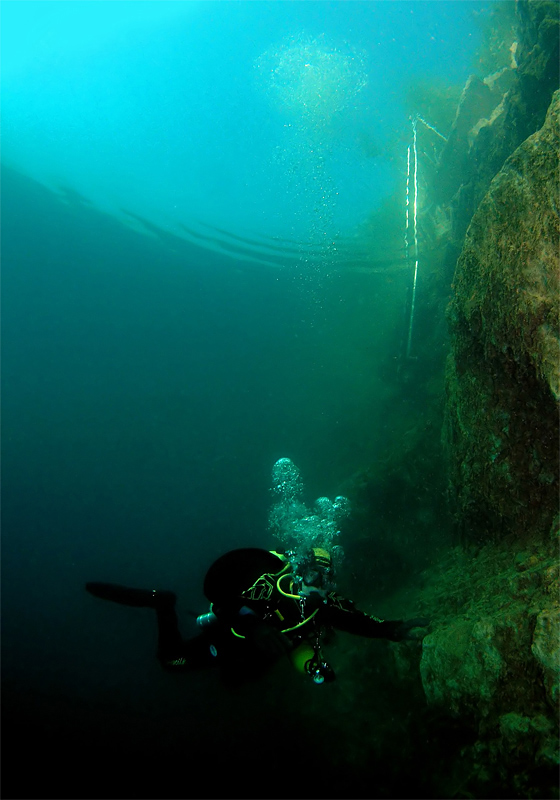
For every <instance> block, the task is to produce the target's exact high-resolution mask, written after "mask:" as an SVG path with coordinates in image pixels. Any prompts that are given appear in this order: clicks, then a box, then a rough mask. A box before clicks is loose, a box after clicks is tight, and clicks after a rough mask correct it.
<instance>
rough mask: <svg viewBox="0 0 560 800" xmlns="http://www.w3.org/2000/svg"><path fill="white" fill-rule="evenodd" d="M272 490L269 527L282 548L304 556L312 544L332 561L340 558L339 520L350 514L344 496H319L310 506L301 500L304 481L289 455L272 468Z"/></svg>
mask: <svg viewBox="0 0 560 800" xmlns="http://www.w3.org/2000/svg"><path fill="white" fill-rule="evenodd" d="M272 493H273V495H274V498H275V501H274V503H273V505H272V508H271V510H270V514H269V528H270V531H271V532H272V534H273V535H274V536H275V537H276V539H278V541H279V542H280V544H281V545H282V547H283V548H284V549H286V550H290V551H293V552H294V553H295V554H296V555H298V554H299V555H300V556H302V557H303V554H305V553H308V552H309V550H310V549H311V548H313V547H321V548H323V549H324V550H326V551H327V552H329V553H330V555H331V558H332V559H333V561H334V562H335V564H336V563H337V562H340V560H341V558H342V555H343V553H342V548H341V547H340V545H339V544H338V537H339V535H340V523H341V521H342V520H343V519H344V518H345V517H347V516H348V515H349V513H350V501H349V500H348V498H347V497H343V496H339V497H335V499H334V501H333V500H329V498H328V497H319V498H318V499H317V500H316V501H315V503H314V505H313V508H311V509H310V508H308V507H307V506H306V505H305V503H304V502H303V500H302V495H303V481H302V479H301V475H300V472H299V469H298V468H297V467H296V465H295V464H294V462H293V461H291V459H289V458H281V459H280V460H279V461H277V462H276V463H275V464H274V467H273V468H272Z"/></svg>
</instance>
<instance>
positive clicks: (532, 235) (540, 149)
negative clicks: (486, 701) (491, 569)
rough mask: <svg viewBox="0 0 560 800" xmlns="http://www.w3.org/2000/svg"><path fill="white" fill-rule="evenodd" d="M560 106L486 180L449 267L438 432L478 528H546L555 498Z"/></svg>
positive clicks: (463, 508) (466, 515) (463, 506)
mask: <svg viewBox="0 0 560 800" xmlns="http://www.w3.org/2000/svg"><path fill="white" fill-rule="evenodd" d="M559 107H560V92H557V93H556V94H555V96H554V100H553V103H552V104H551V107H550V109H549V112H548V114H547V117H546V122H545V125H544V126H543V128H542V129H541V130H540V131H539V132H537V133H536V134H534V135H533V136H531V137H529V139H527V141H526V142H524V143H523V144H522V145H521V146H520V147H519V148H518V149H517V150H516V151H515V153H513V155H512V156H511V157H510V158H509V159H508V160H507V161H506V163H505V165H504V167H503V169H502V170H501V171H500V173H499V174H498V175H497V176H496V178H495V179H494V181H492V183H491V185H490V189H489V191H488V193H487V194H486V196H485V197H484V199H483V201H482V202H481V204H480V206H479V207H478V209H477V212H476V214H475V215H474V217H473V219H472V222H471V225H470V227H469V230H468V233H467V237H466V240H465V245H464V248H463V251H462V253H461V256H460V258H459V261H458V263H457V269H456V273H455V279H454V297H453V299H452V301H451V303H450V306H449V320H450V325H451V332H452V352H451V355H450V357H449V361H448V374H447V393H448V407H447V423H448V424H447V430H446V439H447V445H448V448H449V451H450V455H451V468H452V475H451V477H452V483H453V485H454V487H455V490H456V494H457V499H458V503H459V510H460V514H461V516H462V518H463V521H464V522H465V524H466V526H467V528H468V529H478V532H479V533H480V532H484V530H492V531H493V532H494V533H496V532H497V531H499V530H500V529H505V530H506V531H508V530H515V531H517V532H519V533H531V532H539V533H543V532H544V531H547V530H548V529H549V527H550V523H551V520H552V518H553V516H554V514H555V512H556V510H557V507H558V448H557V441H558V413H557V405H556V401H557V400H558V399H559V398H560V366H559V365H560V330H559V312H560V307H559V306H560V302H559V301H560V295H559V267H560V263H559V255H558V243H559V236H560V224H559V216H558V151H559V147H560V131H559Z"/></svg>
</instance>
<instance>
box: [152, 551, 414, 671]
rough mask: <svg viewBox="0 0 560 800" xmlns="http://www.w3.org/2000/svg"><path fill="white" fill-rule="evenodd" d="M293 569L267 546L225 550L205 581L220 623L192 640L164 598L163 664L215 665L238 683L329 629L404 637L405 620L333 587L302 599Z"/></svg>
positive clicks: (161, 619)
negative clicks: (384, 616)
mask: <svg viewBox="0 0 560 800" xmlns="http://www.w3.org/2000/svg"><path fill="white" fill-rule="evenodd" d="M289 569H290V565H289V562H287V561H286V559H285V558H284V559H283V558H282V557H281V556H278V555H276V554H274V553H269V552H268V551H265V550H257V549H254V548H251V549H243V550H234V551H231V552H230V553H226V555H225V556H222V558H220V559H218V561H217V562H215V563H214V564H213V565H212V567H211V568H210V570H209V571H208V574H207V576H206V580H205V583H204V591H205V594H206V596H207V598H208V599H209V600H210V601H211V603H212V610H213V612H214V614H215V616H216V618H217V619H216V622H215V624H214V625H212V626H211V627H209V629H208V630H207V631H204V632H202V633H201V634H199V635H198V636H196V637H194V638H193V639H189V640H184V639H183V638H182V637H181V635H180V633H179V629H178V623H177V615H176V613H175V606H174V603H173V602H168V603H166V602H159V603H158V604H157V606H156V611H157V617H158V628H159V646H158V658H159V660H160V662H161V664H162V666H163V667H164V668H165V669H167V670H173V671H182V670H191V669H193V668H197V667H207V666H211V665H216V666H220V667H221V668H222V677H223V679H224V680H225V681H226V682H233V683H236V682H238V681H239V680H240V678H241V677H243V678H244V679H247V678H250V677H252V676H254V675H256V674H260V673H261V672H263V671H265V670H266V669H267V668H268V666H269V665H270V663H271V662H273V661H275V660H276V659H277V658H278V657H279V656H280V655H282V652H283V651H284V652H287V651H288V650H289V649H290V648H292V649H293V648H295V647H297V646H298V645H299V644H300V643H301V642H302V641H305V640H314V641H315V640H318V637H319V635H320V632H322V631H324V630H325V629H335V630H339V631H346V632H348V633H352V634H356V635H358V636H364V637H368V638H375V639H389V640H392V641H399V640H400V639H401V638H402V635H401V634H402V627H403V622H402V620H381V619H378V618H376V617H371V616H368V615H367V614H365V613H364V612H362V611H360V610H358V609H357V608H356V606H355V605H354V603H353V602H352V601H350V600H347V599H345V598H343V597H341V596H340V595H339V594H337V593H336V592H334V591H330V592H328V593H325V595H324V596H322V595H320V594H318V593H317V594H312V595H310V596H309V597H307V598H304V599H303V601H302V599H301V598H300V597H297V596H296V595H294V594H292V592H291V587H292V586H293V583H292V582H291V578H292V577H293V576H291V573H290V571H289ZM279 576H283V577H281V581H283V582H284V585H285V590H284V591H281V590H280V588H281V584H280V588H279V584H278V577H279Z"/></svg>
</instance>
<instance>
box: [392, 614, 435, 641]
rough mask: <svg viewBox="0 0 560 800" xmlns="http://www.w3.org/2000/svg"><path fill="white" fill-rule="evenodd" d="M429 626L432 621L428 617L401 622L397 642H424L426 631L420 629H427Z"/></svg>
mask: <svg viewBox="0 0 560 800" xmlns="http://www.w3.org/2000/svg"><path fill="white" fill-rule="evenodd" d="M429 624H430V620H429V619H426V617H416V618H415V619H408V620H405V621H404V622H401V624H400V625H399V627H398V628H397V637H398V639H397V641H399V642H402V641H411V640H412V641H414V640H415V641H422V639H423V638H424V636H425V635H426V631H421V630H418V628H427V627H428V625H429Z"/></svg>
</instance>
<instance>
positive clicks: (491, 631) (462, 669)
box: [420, 618, 504, 717]
mask: <svg viewBox="0 0 560 800" xmlns="http://www.w3.org/2000/svg"><path fill="white" fill-rule="evenodd" d="M495 640H496V629H495V626H494V624H493V622H492V620H491V619H489V618H483V619H479V620H477V621H476V622H472V621H469V620H465V619H461V618H458V619H456V620H454V621H453V622H452V623H451V624H450V625H449V626H448V627H446V628H439V629H438V630H437V631H435V632H434V633H431V634H429V635H428V636H426V638H425V639H424V642H423V647H422V660H421V662H420V674H421V677H422V685H423V687H424V692H425V694H426V698H427V700H428V702H429V703H432V704H436V705H444V706H445V707H446V708H447V710H448V711H450V712H451V713H452V714H463V715H466V716H469V717H472V716H473V715H474V712H475V710H476V713H477V714H479V715H482V716H486V715H487V713H488V707H489V703H490V702H491V699H492V696H493V694H494V692H495V690H496V687H497V685H498V681H499V679H500V676H501V675H502V672H503V670H504V661H503V658H502V656H501V655H500V651H499V649H498V647H497V646H496V641H495Z"/></svg>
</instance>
